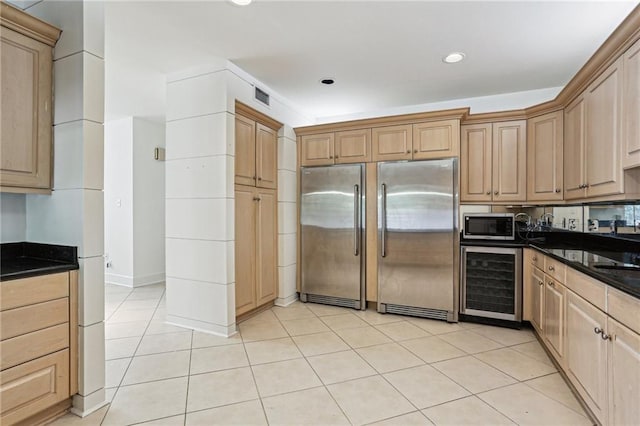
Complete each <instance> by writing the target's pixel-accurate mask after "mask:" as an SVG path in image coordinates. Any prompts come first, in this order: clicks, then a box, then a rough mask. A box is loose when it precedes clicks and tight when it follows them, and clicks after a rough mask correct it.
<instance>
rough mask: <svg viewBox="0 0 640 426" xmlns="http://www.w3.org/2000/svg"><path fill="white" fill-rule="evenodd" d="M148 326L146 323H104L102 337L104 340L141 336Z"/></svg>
mask: <svg viewBox="0 0 640 426" xmlns="http://www.w3.org/2000/svg"><path fill="white" fill-rule="evenodd" d="M148 324H149V322H148V321H134V322H119V323H106V324H105V325H104V336H105V339H122V338H123V337H135V336H142V335H143V334H144V331H145V330H146V329H147V325H148Z"/></svg>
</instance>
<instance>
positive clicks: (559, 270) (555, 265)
mask: <svg viewBox="0 0 640 426" xmlns="http://www.w3.org/2000/svg"><path fill="white" fill-rule="evenodd" d="M544 273H545V274H547V275H549V276H550V277H553V279H555V280H556V281H560V282H561V283H563V284H564V283H565V281H566V279H567V267H566V265H565V264H564V263H562V262H558V261H557V260H554V259H552V258H550V257H549V256H544Z"/></svg>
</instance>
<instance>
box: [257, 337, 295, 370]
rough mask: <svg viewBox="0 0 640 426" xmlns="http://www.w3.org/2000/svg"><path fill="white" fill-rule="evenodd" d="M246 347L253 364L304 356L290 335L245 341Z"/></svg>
mask: <svg viewBox="0 0 640 426" xmlns="http://www.w3.org/2000/svg"><path fill="white" fill-rule="evenodd" d="M244 347H245V349H246V350H247V355H249V362H250V363H251V364H252V365H255V364H264V363H267V362H275V361H286V360H288V359H295V358H302V353H300V351H299V350H298V348H297V347H296V344H295V343H293V340H291V338H290V337H285V338H283V339H274V340H262V341H260V342H251V343H245V345H244Z"/></svg>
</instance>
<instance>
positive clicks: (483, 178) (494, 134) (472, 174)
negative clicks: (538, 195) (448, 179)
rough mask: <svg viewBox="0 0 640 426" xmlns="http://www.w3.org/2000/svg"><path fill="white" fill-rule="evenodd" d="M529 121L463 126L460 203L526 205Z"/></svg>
mask: <svg viewBox="0 0 640 426" xmlns="http://www.w3.org/2000/svg"><path fill="white" fill-rule="evenodd" d="M526 127H527V125H526V121H524V120H515V121H505V122H500V123H487V124H474V125H466V126H461V134H462V137H461V142H460V146H461V149H460V151H461V152H460V201H462V202H513V201H525V199H526V195H527V187H526V179H527V164H526V159H527V157H526V155H527V153H526V148H527V141H526Z"/></svg>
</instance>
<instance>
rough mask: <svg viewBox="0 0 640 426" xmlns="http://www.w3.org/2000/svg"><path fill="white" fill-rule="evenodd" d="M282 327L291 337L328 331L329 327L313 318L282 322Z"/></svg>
mask: <svg viewBox="0 0 640 426" xmlns="http://www.w3.org/2000/svg"><path fill="white" fill-rule="evenodd" d="M282 325H283V326H284V328H285V329H286V330H287V332H288V333H289V335H291V336H301V335H303V334H313V333H322V332H324V331H330V330H329V327H327V326H326V325H325V324H324V323H323V322H322V321H320V320H319V319H318V318H317V317H315V316H314V317H313V318H302V319H292V320H283V321H282Z"/></svg>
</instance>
